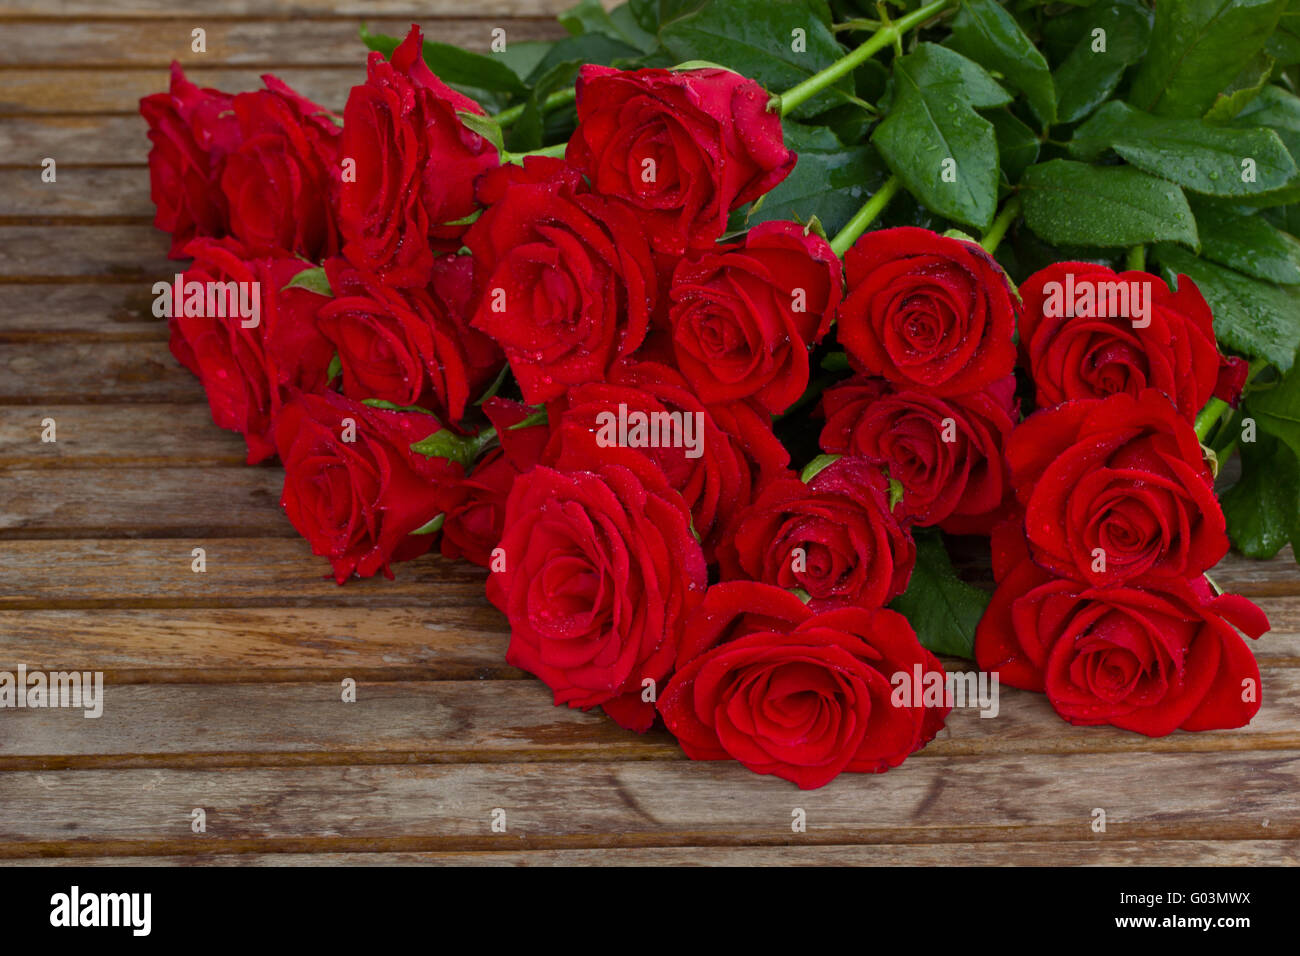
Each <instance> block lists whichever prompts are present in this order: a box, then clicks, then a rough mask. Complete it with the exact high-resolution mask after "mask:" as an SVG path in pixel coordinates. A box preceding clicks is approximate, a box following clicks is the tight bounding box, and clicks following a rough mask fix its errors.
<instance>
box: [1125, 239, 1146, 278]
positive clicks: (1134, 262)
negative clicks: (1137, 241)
mask: <svg viewBox="0 0 1300 956" xmlns="http://www.w3.org/2000/svg"><path fill="white" fill-rule="evenodd" d="M1124 268H1126V269H1127V270H1128V271H1129V272H1146V271H1147V247H1146V246H1142V245H1137V246H1134V247H1133V248H1132V249H1130V250H1129V251H1128V255H1127V256H1126V257H1125V259H1124Z"/></svg>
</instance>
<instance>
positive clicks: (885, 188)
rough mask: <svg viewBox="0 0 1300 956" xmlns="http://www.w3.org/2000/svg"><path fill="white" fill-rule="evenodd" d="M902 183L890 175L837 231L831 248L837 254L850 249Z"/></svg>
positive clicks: (841, 254) (842, 253) (839, 254)
mask: <svg viewBox="0 0 1300 956" xmlns="http://www.w3.org/2000/svg"><path fill="white" fill-rule="evenodd" d="M902 184H903V183H902V181H901V180H900V179H899V178H898V177H897V176H890V177H889V178H888V179H886V180H885V182H884V183H883V184H882V185H881V187H880V188H879V189H877V190H876V191H875V193H874V194H873V195H872V197H871V198H870V199H868V200H867V201H866V202H865V203H864V204H863V206H862V208H861V209H859V210H858V211H857V212H856V213H854V214H853V218H852V219H850V220H849V221H848V222H846V223H845V224H844V228H843V229H841V230H840V231H839V232H837V233H836V234H835V238H834V239H832V240H831V249H833V250H834V251H835V254H836V255H837V256H843V255H844V253H846V252H848V251H849V247H851V246H852V245H853V243H855V242H857V240H858V236H860V235H862V234H863V233H864V232H866V231H867V227H868V226H869V225H871V224H872V223H873V222H874V221H875V219H876V217H877V216H879V215H880V214H881V213H882V212H883V211H884V209H885V207H886V206H888V205H889V200H891V199H893V198H894V193H896V192H898V188H899V187H900V186H901V185H902Z"/></svg>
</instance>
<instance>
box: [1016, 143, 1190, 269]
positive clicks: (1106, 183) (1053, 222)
mask: <svg viewBox="0 0 1300 956" xmlns="http://www.w3.org/2000/svg"><path fill="white" fill-rule="evenodd" d="M1020 189H1021V195H1022V196H1023V197H1024V203H1025V222H1026V223H1027V224H1028V226H1029V228H1030V229H1032V230H1033V231H1034V232H1035V233H1037V234H1038V235H1039V236H1040V237H1042V238H1043V239H1046V240H1047V241H1048V242H1050V243H1053V244H1055V245H1069V246H1109V247H1117V246H1137V245H1143V244H1145V243H1149V242H1158V241H1162V240H1168V241H1170V242H1181V243H1183V244H1185V245H1188V246H1192V247H1193V248H1195V247H1196V246H1197V244H1198V239H1197V234H1196V220H1195V219H1194V218H1193V217H1192V211H1191V209H1190V208H1188V205H1187V199H1186V197H1185V196H1184V195H1183V191H1182V190H1181V189H1179V188H1178V187H1177V186H1175V185H1174V184H1173V183H1170V182H1167V181H1165V180H1163V179H1156V178H1155V177H1153V176H1148V175H1147V174H1146V173H1144V172H1141V171H1139V170H1136V169H1133V168H1131V167H1127V166H1089V165H1087V164H1085V163H1075V162H1071V161H1070V160H1066V159H1054V160H1052V161H1050V162H1047V163H1039V164H1038V165H1037V166H1030V167H1029V168H1028V169H1027V170H1025V175H1024V176H1023V177H1022V178H1021V181H1020Z"/></svg>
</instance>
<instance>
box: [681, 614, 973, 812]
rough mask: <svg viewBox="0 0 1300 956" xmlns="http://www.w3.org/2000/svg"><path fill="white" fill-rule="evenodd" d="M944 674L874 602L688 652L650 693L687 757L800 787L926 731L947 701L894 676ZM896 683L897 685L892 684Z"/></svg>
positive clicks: (872, 769) (889, 754)
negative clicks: (926, 698)
mask: <svg viewBox="0 0 1300 956" xmlns="http://www.w3.org/2000/svg"><path fill="white" fill-rule="evenodd" d="M918 672H919V673H922V674H925V675H927V676H928V675H934V677H932V678H929V679H934V680H938V681H939V682H942V681H943V680H945V675H944V672H943V666H942V665H941V664H940V663H939V661H938V660H937V659H936V658H935V656H934V655H933V654H931V653H930V652H929V651H927V650H926V649H925V648H923V647H922V646H921V645H920V644H919V643H917V640H916V634H915V633H914V632H913V631H912V626H911V625H910V624H908V623H907V619H906V618H905V617H903V616H902V615H901V614H898V613H895V612H894V611H890V610H886V609H884V608H879V609H875V610H866V609H862V608H842V609H839V610H835V611H825V612H823V613H821V614H810V615H809V616H808V617H806V618H805V619H804V620H803V621H801V622H800V623H799V624H797V625H796V626H795V627H793V628H791V627H788V626H787V627H781V628H779V629H775V630H767V631H756V632H753V633H749V634H745V635H744V636H741V637H737V638H735V639H734V640H730V641H728V642H727V643H724V644H720V645H719V646H717V647H715V648H713V649H712V650H709V651H706V652H705V653H704V654H702V655H701V656H699V657H697V658H695V659H694V660H693V661H691V662H690V663H689V664H687V665H686V666H685V667H683V668H682V669H681V670H679V671H678V672H677V673H676V674H675V675H674V676H673V679H672V680H671V681H670V682H669V684H668V687H667V689H666V690H665V691H664V693H663V696H662V697H661V698H660V700H659V710H660V712H661V713H662V714H663V717H664V723H666V724H667V725H668V729H669V730H670V731H672V733H673V734H674V735H675V736H676V737H677V741H678V743H680V744H681V745H682V749H683V750H684V751H686V755H687V756H688V757H690V758H691V759H693V760H728V759H731V760H738V761H740V762H741V763H742V764H744V765H745V766H746V767H748V768H749V769H750V770H752V771H754V772H755V773H764V774H775V775H776V776H778V777H782V778H784V779H786V780H789V781H791V782H793V783H795V784H797V785H798V786H799V788H800V789H802V790H810V789H813V788H816V787H821V786H824V785H825V784H827V783H829V782H830V781H831V780H833V779H834V778H835V777H837V776H838V775H839V774H840V773H841V772H843V771H845V770H847V771H850V772H853V773H880V772H882V771H885V770H888V769H889V768H890V767H897V766H898V765H899V764H900V763H902V762H903V761H904V760H905V759H906V758H907V756H908V755H909V754H912V753H914V752H916V751H917V750H919V749H921V748H922V747H924V746H925V745H926V744H927V743H929V742H930V741H931V740H933V739H934V735H935V734H937V733H938V732H939V729H940V728H941V727H942V726H943V723H944V720H945V718H946V717H947V715H948V711H949V710H950V708H949V707H947V706H942V707H925V706H923V705H922V704H921V701H920V699H919V689H918V691H917V695H918V696H917V698H916V699H915V700H912V699H908V698H907V697H906V696H904V697H902V698H900V700H901V705H900V703H899V702H896V694H897V689H896V688H895V686H894V683H895V682H894V677H895V675H898V674H904V675H907V678H908V680H909V681H912V680H914V676H915V675H916V674H917V673H918ZM898 689H901V688H898Z"/></svg>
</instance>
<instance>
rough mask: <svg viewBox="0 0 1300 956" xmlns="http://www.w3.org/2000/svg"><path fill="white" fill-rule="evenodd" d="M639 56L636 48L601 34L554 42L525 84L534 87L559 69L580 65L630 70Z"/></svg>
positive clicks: (639, 51)
mask: <svg viewBox="0 0 1300 956" xmlns="http://www.w3.org/2000/svg"><path fill="white" fill-rule="evenodd" d="M642 55H643V54H642V52H641V50H640V49H638V48H637V47H634V46H632V45H631V44H629V43H624V42H623V41H622V40H615V39H614V38H613V37H608V36H605V35H604V34H603V33H586V34H583V35H582V36H577V37H565V38H564V39H562V40H557V41H556V42H555V43H554V44H553V45H552V46H551V48H550V49H549V50H547V51H546V56H544V57H542V58H541V59H540V60H539V61H538V62H537V65H536V66H534V67H533V70H532V72H531V73H529V74H528V76H527V77H525V80H526V82H528V83H530V84H534V85H536V84H537V83H538V81H539V80H541V79H542V78H543V77H544V76H546V75H547V74H548V73H550V72H551V71H552V70H554V69H555V68H556V67H558V66H560V65H569V64H573V65H575V66H579V65H581V64H583V63H596V64H598V65H600V66H619V67H630V66H634V65H639V60H640V59H641V57H642Z"/></svg>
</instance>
